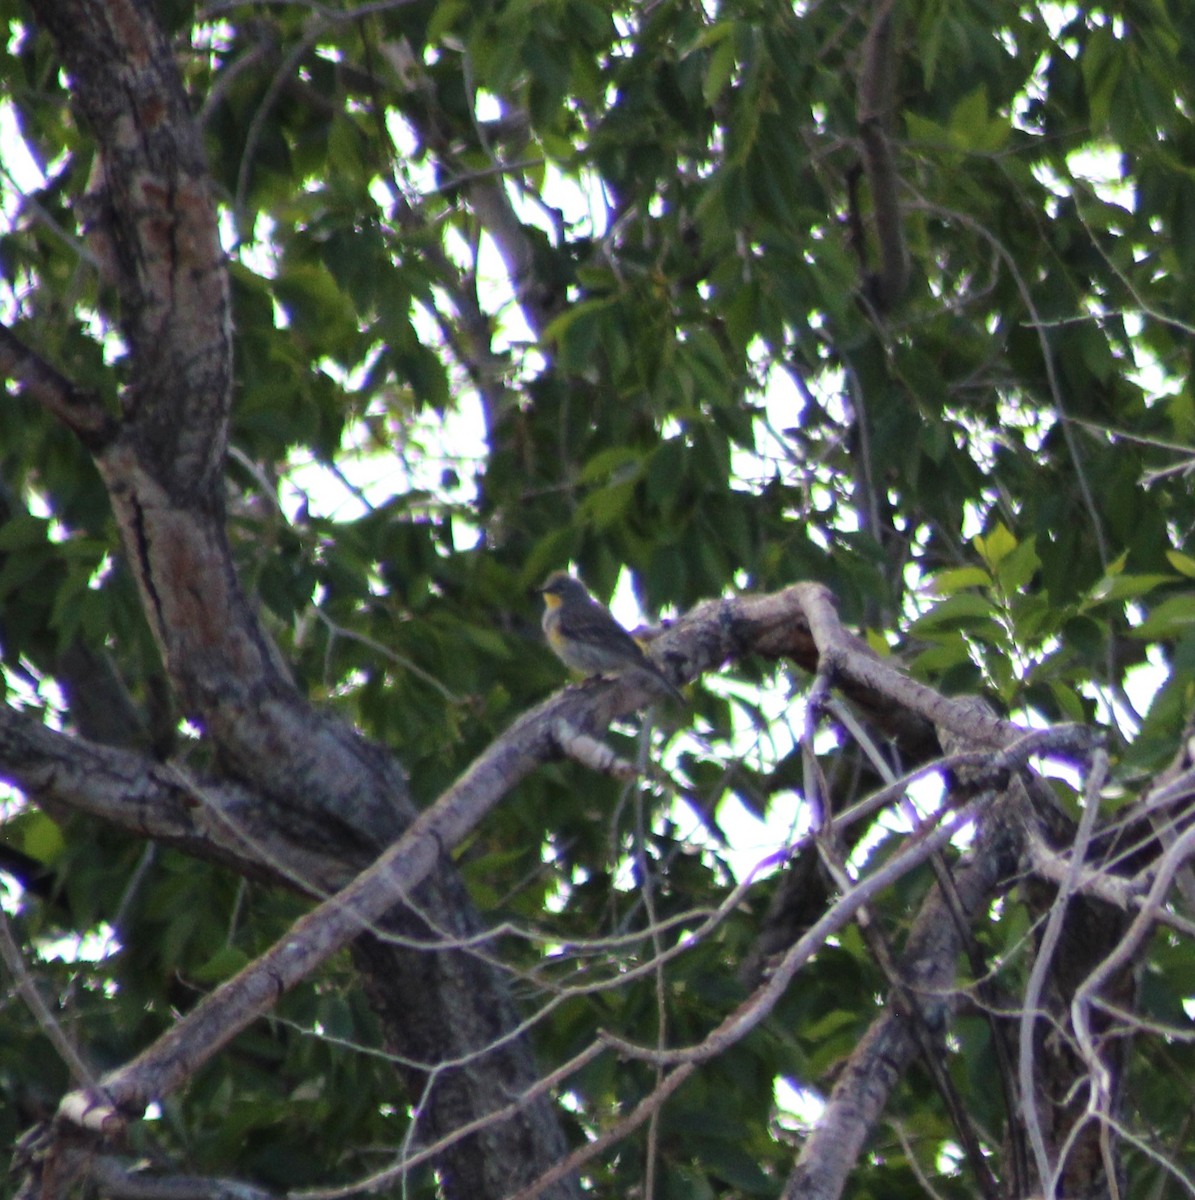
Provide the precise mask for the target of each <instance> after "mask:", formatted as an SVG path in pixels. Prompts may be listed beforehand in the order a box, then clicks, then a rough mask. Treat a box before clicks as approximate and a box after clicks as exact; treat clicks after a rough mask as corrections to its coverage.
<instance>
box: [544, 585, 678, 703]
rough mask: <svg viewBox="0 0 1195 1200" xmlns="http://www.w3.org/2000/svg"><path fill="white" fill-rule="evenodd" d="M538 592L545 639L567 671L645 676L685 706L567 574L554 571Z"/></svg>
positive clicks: (656, 669)
mask: <svg viewBox="0 0 1195 1200" xmlns="http://www.w3.org/2000/svg"><path fill="white" fill-rule="evenodd" d="M539 590H540V593H541V594H542V595H543V598H544V604H545V605H547V607H546V608H545V610H544V620H543V626H544V635H545V636H546V637H547V639H548V645H549V646H551V647H552V649H553V650H554V651H555V652H556V655H557V657H558V658H559V659H560V660H561V661H562V662H563V663H564V664H565V666H567V667H571V668H572V669H573V670H574V671H584V672H585V673H586V674H588V675H600V674H605V673H611V674H621V673H622V672H624V671H633V670H639V671H643V672H645V673H646V674H648V675H650V676H652V678H653V679H655V680H656V681H657V682H658V683H660V684H662V685H663V686H664V687H665V688H667V689H668V692H669V694H670V695H672V696H674V697H675V698H676V699H677V700H679V701H680V702H681V703H682V704H685V703H687V701H686V700H685V698H684V696H683V695H682V694H681V692H680V690H679V689H678V688H677V687H675V686H674V685H673V684H672V683H671V682H670V681H669V680H668V679H667V677H666V676H665V675H664V672H663V671H661V670H660V668H659V667H657V666H656V664H655V663H654V662H652V661H651V659H650V658H648V657H647V655H646V654H644V653H643V648H642V647H641V646H640V645H639V643H638V642H637V641H635V639H634V638H633V637H631V635H630V634H629V633H627V631H626V630H625V629H623V627H622V626H621V625H620V624H619V623H618V622H617V621H616V620H615V619H614V617H613V616H612V615H611V614H610V610H609V609H608V608H607V607H606V606H605V605H604V604H599V603H598V602H597V601H596V600H595V599H594V598H593V597H592V596H591V595H590V594H589V591H588V590H587V589H586V587H585V585H584V584H583V583H582V582H581V581H580V580H579V579H577V578H575V577H574V576H572V575H569V574H568V573H567V572H565V571H553V572H552V574H551V575H549V576H548V578H547V579H546V580H545V581H544V585H543V587H541V588H540V589H539Z"/></svg>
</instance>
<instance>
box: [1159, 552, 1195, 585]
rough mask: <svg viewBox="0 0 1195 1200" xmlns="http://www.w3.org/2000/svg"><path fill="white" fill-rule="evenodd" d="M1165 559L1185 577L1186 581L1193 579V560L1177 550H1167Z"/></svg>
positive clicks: (1194, 561) (1194, 575)
mask: <svg viewBox="0 0 1195 1200" xmlns="http://www.w3.org/2000/svg"><path fill="white" fill-rule="evenodd" d="M1166 558H1167V560H1168V561H1169V563H1170V565H1171V566H1172V567H1173V568H1174V569H1175V570H1176V571H1177V572H1178V573H1179V574H1180V575H1185V576H1186V577H1187V578H1188V579H1195V558H1192V557H1191V556H1190V555H1188V554H1183V553H1181V552H1180V551H1178V550H1167V551H1166Z"/></svg>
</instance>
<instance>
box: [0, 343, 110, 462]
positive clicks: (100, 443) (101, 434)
mask: <svg viewBox="0 0 1195 1200" xmlns="http://www.w3.org/2000/svg"><path fill="white" fill-rule="evenodd" d="M0 378H4V379H10V380H12V382H13V383H14V384H15V385H16V387H17V389H18V390H19V391H20V392H21V393H22V394H24V395H26V396H28V397H29V398H30V399H32V400H35V401H36V402H37V403H38V404H40V405H41V406H42V407H43V408H44V409H45V410H46V411H47V412H48V413H50V415H51V416H53V417H54V418H56V419H57V420H59V421H61V422H62V424H63V425H65V426H66V427H67V429H69V430H71V431H72V432H73V433H75V434H76V435H77V436H78V438H79V440H80V441H81V442H82V443H83V445H84V446H86V447H87V448H88V449H89V450H91V451H93V452H94V451H97V450H100V449H102V448H103V447H104V446H105V445H107V444H108V442H110V441H111V440H112V438H113V437H114V436H115V435H116V429H117V425H116V418H115V417H113V415H112V414H111V413H110V412H108V410H107V409H106V408H105V407H104V403H103V401H102V400H101V399H100V398H99V397H98V396H96V395H95V394H94V393H91V392H87V391H84V390H83V389H81V388H78V387H76V386H75V385H74V384H73V383H72V382H71V381H70V380H69V379H67V378H66V376H64V375H62V374H61V373H60V372H59V371H57V370H55V368H54V367H52V366H51V365H50V364H49V363H48V362H46V360H45V359H44V358H42V357H41V356H40V355H39V354H36V353H34V351H33V350H31V349H30V348H29V347H28V346H26V345H25V343H24V342H22V341H21V339H20V338H19V337H17V335H16V334H15V333H13V331H12V330H11V329H9V328H8V327H7V326H6V325H0Z"/></svg>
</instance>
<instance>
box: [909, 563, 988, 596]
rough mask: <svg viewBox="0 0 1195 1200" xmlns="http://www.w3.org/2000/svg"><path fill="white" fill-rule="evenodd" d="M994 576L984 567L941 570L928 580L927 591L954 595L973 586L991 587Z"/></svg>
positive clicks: (941, 594) (940, 594)
mask: <svg viewBox="0 0 1195 1200" xmlns="http://www.w3.org/2000/svg"><path fill="white" fill-rule="evenodd" d="M991 585H992V577H991V575H989V574H988V572H987V571H985V570H984V569H983V568H982V567H953V568H951V569H950V570H949V571H939V572H938V573H937V574H936V575H931V576H930V578H929V579H928V580H927V581H926V584H925V588H926V591H928V592H931V593H932V594H933V595H935V596H952V595H954V593H955V592H961V591H963V590H964V589H966V588H972V587H982V588H986V587H991Z"/></svg>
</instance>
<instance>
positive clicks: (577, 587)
mask: <svg viewBox="0 0 1195 1200" xmlns="http://www.w3.org/2000/svg"><path fill="white" fill-rule="evenodd" d="M539 593H540V595H541V596H543V598H544V603H545V604H546V605H547V606H548V607H549V608H558V607H559V606H560V605H561V604H563V603H564V602H565V601H566V600H588V599H589V592H588V590H587V589H586V587H585V585H584V584H583V583H582V582H581V581H580V580H579V579H578V578H577V577H576V576H575V575H570V574H569V573H568V572H567V571H553V572H552V574H551V575H549V576H548V577H547V579H545V580H544V581H543V583H542V584H541V585H540V587H539Z"/></svg>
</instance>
